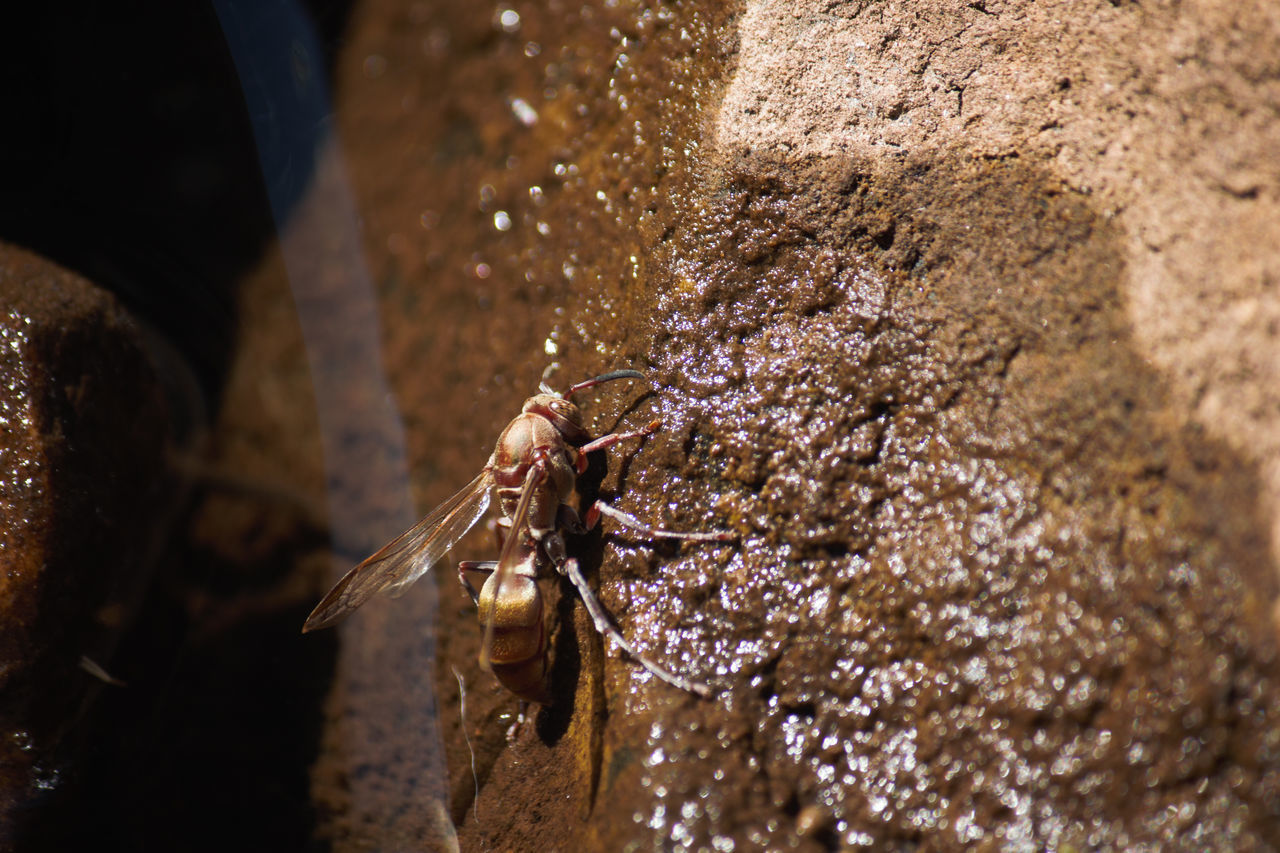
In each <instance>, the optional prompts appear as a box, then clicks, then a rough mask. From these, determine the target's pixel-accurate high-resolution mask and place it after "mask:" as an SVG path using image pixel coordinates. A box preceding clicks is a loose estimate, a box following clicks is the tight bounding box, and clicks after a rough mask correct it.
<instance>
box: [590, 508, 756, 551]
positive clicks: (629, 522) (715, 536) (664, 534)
mask: <svg viewBox="0 0 1280 853" xmlns="http://www.w3.org/2000/svg"><path fill="white" fill-rule="evenodd" d="M602 515H607V516H609V518H612V519H613V520H614V521H616V522H618V523H619V524H621V525H622V526H623V527H630V528H631V529H632V530H635V531H637V532H639V533H643V534H644V535H645V536H649V537H651V538H654V539H659V538H661V539H692V540H694V541H695V542H728V541H730V540H731V539H734V538H736V537H735V536H734V534H732V533H730V532H729V531H727V530H712V531H709V532H705V533H681V532H679V531H677V530H664V529H662V528H660V527H652V526H650V525H648V524H645V523H644V522H643V521H641V520H640V519H638V518H636V517H635V516H634V515H631V514H630V513H626V512H623V511H622V510H620V509H615V508H614V507H611V506H609V505H608V504H607V503H605V502H604V501H596V502H595V503H593V504H592V505H591V506H590V508H588V509H587V515H586V517H585V518H584V519H583V520H582V523H583V525H585V526H586V528H587V529H588V530H590V529H591V528H593V527H595V526H596V525H597V524H598V523H599V522H600V516H602Z"/></svg>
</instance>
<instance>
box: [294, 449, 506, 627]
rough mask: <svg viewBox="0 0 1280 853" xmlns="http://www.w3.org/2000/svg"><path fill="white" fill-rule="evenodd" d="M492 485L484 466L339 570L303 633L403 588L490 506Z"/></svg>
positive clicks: (433, 563)
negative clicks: (425, 511)
mask: <svg viewBox="0 0 1280 853" xmlns="http://www.w3.org/2000/svg"><path fill="white" fill-rule="evenodd" d="M492 485H493V477H492V474H491V472H490V470H489V468H488V467H487V466H486V467H485V469H484V470H483V471H481V472H480V474H479V476H477V477H476V478H475V479H474V480H472V481H471V482H470V483H468V484H467V486H466V487H465V488H464V489H462V491H460V492H458V493H457V494H456V495H454V496H453V497H451V498H449V499H448V500H447V501H445V502H444V503H442V504H440V506H438V507H436V508H435V509H434V510H432V511H431V514H430V515H428V516H427V517H426V518H424V519H422V521H419V522H418V523H417V524H415V525H414V526H413V527H411V528H409V529H408V530H406V531H405V532H404V533H401V534H400V535H399V536H397V537H396V538H395V539H392V540H391V541H390V542H388V543H387V544H386V545H384V546H382V548H381V549H380V550H379V551H378V552H377V553H376V554H374V555H373V556H372V557H369V558H368V559H367V560H365V561H364V562H363V563H361V564H360V565H358V566H356V567H355V568H354V569H352V570H351V571H349V572H347V573H346V574H345V575H343V576H342V580H340V581H338V582H337V583H336V584H334V587H333V589H331V590H329V593H328V594H327V595H326V596H325V597H324V598H323V599H322V600H321V602H320V603H319V604H317V605H316V609H315V610H313V611H311V615H310V616H308V617H307V621H306V622H305V623H304V624H303V626H302V632H303V633H304V634H305V633H306V632H308V631H314V630H316V629H317V628H328V627H329V626H330V625H332V624H333V623H335V622H337V621H338V620H339V619H341V618H342V617H344V616H346V615H347V614H348V613H350V612H351V611H353V610H355V609H356V608H357V607H359V606H360V605H362V604H364V603H365V602H366V601H368V600H369V598H370V597H371V596H373V595H374V594H375V593H379V592H382V591H384V590H385V591H387V592H389V593H390V594H391V595H393V596H394V595H399V594H401V593H403V592H404V591H405V589H407V588H408V586H409V585H410V584H411V583H413V582H414V581H416V580H417V579H418V578H420V577H422V576H423V575H424V574H426V572H427V570H428V569H430V568H431V567H432V566H433V565H435V563H436V562H438V561H439V559H440V558H441V557H443V556H444V554H445V552H446V551H448V550H449V549H450V548H451V547H453V544H454V543H455V542H457V541H458V540H459V539H461V538H462V537H463V536H464V535H465V534H466V532H467V531H468V530H470V529H471V528H472V527H474V526H475V523H476V522H477V521H479V520H480V516H482V515H484V512H485V510H487V509H488V508H489V497H490V494H491V493H492V491H493V490H492V489H491V488H490V487H491V486H492Z"/></svg>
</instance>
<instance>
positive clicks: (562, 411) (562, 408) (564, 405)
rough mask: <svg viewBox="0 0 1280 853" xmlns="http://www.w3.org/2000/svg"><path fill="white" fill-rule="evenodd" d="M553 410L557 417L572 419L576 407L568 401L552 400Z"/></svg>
mask: <svg viewBox="0 0 1280 853" xmlns="http://www.w3.org/2000/svg"><path fill="white" fill-rule="evenodd" d="M551 410H552V411H553V412H555V413H556V414H557V415H562V416H564V417H566V418H567V417H572V415H573V410H574V405H573V403H570V402H569V401H568V400H552V401H551Z"/></svg>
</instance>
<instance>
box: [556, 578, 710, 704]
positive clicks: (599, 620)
mask: <svg viewBox="0 0 1280 853" xmlns="http://www.w3.org/2000/svg"><path fill="white" fill-rule="evenodd" d="M558 568H560V569H561V571H563V572H564V573H565V574H566V575H568V576H569V580H571V581H573V585H574V586H575V587H577V589H578V596H579V597H580V598H581V599H582V603H583V604H585V605H586V606H587V613H589V614H591V621H592V622H594V623H595V626H596V630H597V631H599V632H600V633H601V634H604V635H605V636H606V637H609V638H610V639H612V640H613V641H614V642H615V643H617V644H618V646H619V647H620V648H621V649H622V650H623V651H624V652H626V653H627V654H628V655H630V656H631V657H632V658H634V659H635V661H636V662H637V663H639V664H640V665H641V666H643V667H644V668H645V669H647V670H649V672H651V673H653V674H654V675H656V676H657V677H658V678H660V679H662V680H663V681H665V682H667V684H670V685H671V686H672V687H678V688H679V689H681V690H687V691H688V692H690V693H693V694H695V695H697V696H702V697H704V698H706V697H709V696H710V695H711V688H709V687H707V686H706V685H705V684H698V683H697V682H695V681H689V680H688V679H687V678H681V677H680V676H678V675H676V674H675V673H674V672H669V671H667V670H666V669H664V668H662V667H661V666H659V665H658V664H656V663H654V662H653V661H651V660H649V659H648V658H647V657H645V656H644V655H642V654H640V652H638V651H636V650H635V648H634V647H633V646H632V645H631V644H630V643H628V642H627V639H626V637H623V636H622V633H621V632H620V631H619V630H618V629H617V628H615V627H614V626H613V622H611V621H610V620H609V617H608V615H606V614H605V612H604V606H603V605H601V604H600V600H599V599H598V598H596V595H595V593H594V592H592V591H591V587H590V586H588V585H587V579H586V578H585V577H584V576H583V574H582V571H581V570H580V569H579V568H578V561H577V560H566V561H565V562H564V565H563V566H561V567H558Z"/></svg>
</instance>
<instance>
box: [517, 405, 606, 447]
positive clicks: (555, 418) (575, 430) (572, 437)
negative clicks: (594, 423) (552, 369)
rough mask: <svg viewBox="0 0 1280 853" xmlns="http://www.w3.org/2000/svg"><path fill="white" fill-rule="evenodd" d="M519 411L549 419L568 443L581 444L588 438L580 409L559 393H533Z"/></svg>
mask: <svg viewBox="0 0 1280 853" xmlns="http://www.w3.org/2000/svg"><path fill="white" fill-rule="evenodd" d="M521 411H523V412H527V413H529V414H532V415H540V416H541V417H544V418H546V419H547V420H549V421H551V424H552V426H554V427H555V428H556V429H557V430H558V431H559V432H560V434H561V435H563V436H564V437H565V440H566V441H568V442H569V443H570V444H581V443H582V442H584V441H586V440H587V439H588V438H590V434H589V433H588V432H587V430H586V428H585V427H584V426H583V425H582V410H581V409H579V408H578V407H577V405H575V404H574V403H571V402H570V401H568V400H566V399H564V398H563V397H561V396H560V395H559V394H535V395H534V396H532V397H530V398H529V399H527V400H525V401H524V407H523V408H522V409H521Z"/></svg>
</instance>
